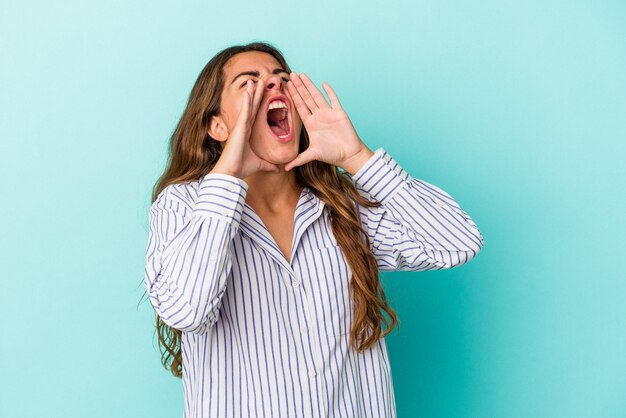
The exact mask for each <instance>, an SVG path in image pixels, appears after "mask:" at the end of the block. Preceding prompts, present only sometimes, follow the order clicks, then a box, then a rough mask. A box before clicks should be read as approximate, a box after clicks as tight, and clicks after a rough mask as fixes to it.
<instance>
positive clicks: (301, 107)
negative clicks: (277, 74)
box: [287, 81, 311, 119]
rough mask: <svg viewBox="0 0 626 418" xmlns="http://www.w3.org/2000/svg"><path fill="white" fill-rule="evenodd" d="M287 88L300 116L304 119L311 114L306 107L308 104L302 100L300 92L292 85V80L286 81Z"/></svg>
mask: <svg viewBox="0 0 626 418" xmlns="http://www.w3.org/2000/svg"><path fill="white" fill-rule="evenodd" d="M287 90H288V91H289V94H290V95H291V99H292V101H293V104H295V105H296V110H297V111H298V114H299V115H300V118H301V119H305V118H306V117H308V116H310V115H311V110H310V109H309V108H308V106H307V105H306V104H305V103H304V101H303V100H302V97H301V96H300V93H298V91H297V90H296V88H295V87H294V85H293V82H292V81H289V82H288V83H287Z"/></svg>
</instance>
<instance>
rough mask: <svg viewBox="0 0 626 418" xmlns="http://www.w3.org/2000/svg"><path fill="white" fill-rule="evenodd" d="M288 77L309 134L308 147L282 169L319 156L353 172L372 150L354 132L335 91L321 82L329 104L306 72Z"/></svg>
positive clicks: (292, 95)
mask: <svg viewBox="0 0 626 418" xmlns="http://www.w3.org/2000/svg"><path fill="white" fill-rule="evenodd" d="M290 78H291V81H290V82H288V83H287V88H288V89H289V94H290V96H291V99H292V101H293V103H294V104H295V106H296V110H297V111H298V114H299V115H300V119H302V123H303V124H304V127H305V128H306V130H307V133H308V134H309V147H308V148H307V149H306V150H305V151H303V152H302V153H300V154H299V155H298V156H297V157H296V158H295V159H293V160H292V161H290V162H289V163H287V164H285V170H287V171H289V170H291V169H292V168H293V167H297V166H300V165H302V164H306V163H308V162H309V161H313V160H320V161H324V162H326V163H329V164H333V165H336V166H338V167H341V168H343V169H344V170H346V171H348V172H349V173H350V174H354V172H355V171H356V170H357V169H358V168H360V166H361V165H362V164H363V163H364V162H365V161H367V159H369V157H370V156H371V155H372V154H373V152H372V151H371V150H370V149H369V148H367V146H366V145H365V144H364V143H363V141H361V138H359V136H358V135H357V133H356V131H355V130H354V126H352V122H351V121H350V118H349V117H348V115H347V114H346V112H345V111H344V110H343V108H342V107H341V104H340V103H339V99H338V98H337V95H336V94H335V92H334V91H333V89H332V88H331V87H330V85H328V83H322V87H323V88H324V90H325V91H326V93H327V94H328V97H329V98H330V105H329V104H328V102H327V101H326V99H325V98H324V96H323V95H322V92H321V91H319V90H318V88H317V87H315V85H314V84H313V82H312V81H311V80H310V79H309V78H308V77H307V76H306V74H304V73H300V75H297V74H296V73H294V72H292V73H291V74H290Z"/></svg>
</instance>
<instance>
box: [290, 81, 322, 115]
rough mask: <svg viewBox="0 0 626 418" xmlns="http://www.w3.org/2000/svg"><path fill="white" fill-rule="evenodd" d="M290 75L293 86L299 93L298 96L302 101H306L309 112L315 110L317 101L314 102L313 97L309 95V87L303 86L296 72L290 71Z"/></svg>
mask: <svg viewBox="0 0 626 418" xmlns="http://www.w3.org/2000/svg"><path fill="white" fill-rule="evenodd" d="M290 77H291V81H292V82H293V85H294V87H295V88H296V90H297V91H298V93H299V94H300V97H302V100H303V101H304V103H306V105H307V107H308V108H309V110H310V111H311V112H313V111H315V109H317V108H318V107H319V106H318V105H317V103H315V100H313V97H311V93H310V92H309V89H307V88H306V87H305V85H304V83H303V82H302V79H301V78H300V77H299V76H298V75H297V74H296V73H291V75H290Z"/></svg>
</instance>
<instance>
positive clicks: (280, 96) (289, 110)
mask: <svg viewBox="0 0 626 418" xmlns="http://www.w3.org/2000/svg"><path fill="white" fill-rule="evenodd" d="M276 100H281V101H283V102H284V103H285V104H286V105H287V122H288V124H289V133H288V134H287V136H286V137H285V138H279V137H278V136H276V134H275V133H274V131H272V130H271V129H270V127H269V124H267V112H269V107H270V104H271V103H272V102H274V101H276ZM292 113H293V112H292V108H291V102H290V101H289V99H288V98H287V96H285V95H284V94H277V95H275V96H272V97H270V98H269V99H267V102H265V114H264V116H265V119H264V120H265V123H266V125H267V129H268V130H269V131H270V133H271V134H272V136H273V137H274V139H275V140H276V141H278V142H289V141H291V139H292V138H293V121H292V119H291V114H292Z"/></svg>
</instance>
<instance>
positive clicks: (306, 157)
mask: <svg viewBox="0 0 626 418" xmlns="http://www.w3.org/2000/svg"><path fill="white" fill-rule="evenodd" d="M315 159H316V158H315V153H314V152H313V150H311V149H310V148H308V149H306V150H305V151H303V152H301V153H300V154H298V156H297V157H296V158H294V159H293V160H291V161H289V162H288V163H287V164H285V171H289V170H291V169H292V168H294V167H298V166H301V165H303V164H306V163H308V162H309V161H313V160H315Z"/></svg>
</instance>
